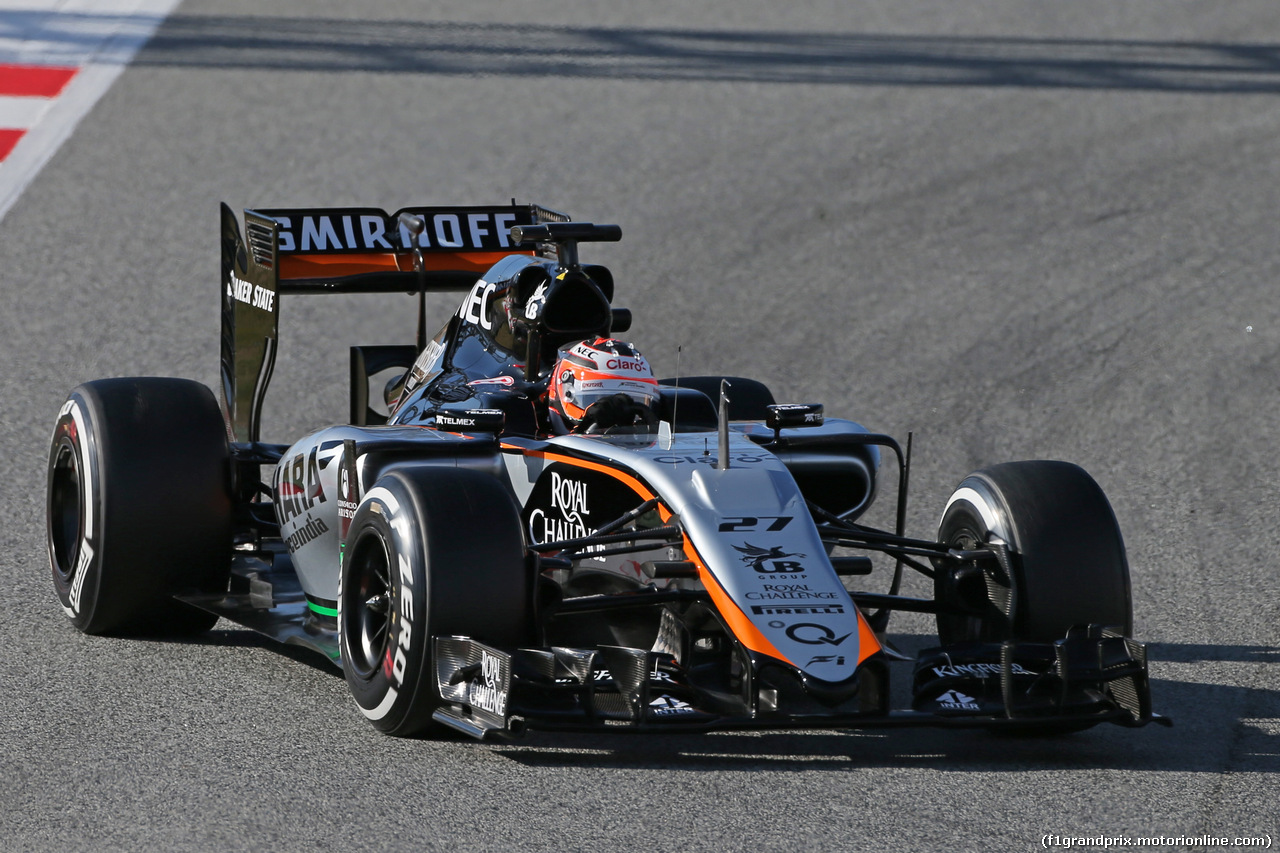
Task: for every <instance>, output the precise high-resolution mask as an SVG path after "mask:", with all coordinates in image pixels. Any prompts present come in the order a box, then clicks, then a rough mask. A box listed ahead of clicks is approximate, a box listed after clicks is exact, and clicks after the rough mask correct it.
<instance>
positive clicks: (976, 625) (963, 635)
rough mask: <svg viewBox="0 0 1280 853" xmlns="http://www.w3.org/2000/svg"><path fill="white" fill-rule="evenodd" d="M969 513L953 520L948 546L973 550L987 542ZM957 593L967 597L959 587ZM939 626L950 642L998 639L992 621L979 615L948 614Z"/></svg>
mask: <svg viewBox="0 0 1280 853" xmlns="http://www.w3.org/2000/svg"><path fill="white" fill-rule="evenodd" d="M967 515H968V514H967V513H965V514H964V516H962V517H961V518H959V519H957V520H956V522H953V523H955V526H954V527H951V529H950V530H949V531H947V533H946V536H945V539H944V542H945V544H946V546H947V547H948V548H954V549H956V550H959V551H973V550H977V549H979V548H981V547H983V546H984V545H985V544H986V538H985V537H984V536H983V535H982V534H981V533H980V532H979V530H980V529H981V528H980V526H979V525H978V524H976V523H975V522H976V519H973V518H969V517H967ZM970 594H971V595H972V594H973V593H972V592H971V593H970ZM956 595H957V597H959V598H962V599H963V598H964V597H965V594H964V593H963V592H962V591H961V590H959V589H957V590H956ZM944 626H945V628H944ZM939 628H940V629H943V630H945V632H946V634H947V636H946V638H945V639H946V640H947V641H949V642H964V641H974V640H994V639H998V636H997V634H998V632H996V631H995V629H994V628H993V626H992V625H991V624H990V622H989V621H988V620H987V619H984V618H983V617H982V616H977V615H961V614H947V615H946V616H945V617H940V618H939Z"/></svg>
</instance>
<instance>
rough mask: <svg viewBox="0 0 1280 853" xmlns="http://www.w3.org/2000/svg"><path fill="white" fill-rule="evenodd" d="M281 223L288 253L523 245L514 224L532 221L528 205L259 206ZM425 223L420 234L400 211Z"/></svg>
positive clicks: (281, 246)
mask: <svg viewBox="0 0 1280 853" xmlns="http://www.w3.org/2000/svg"><path fill="white" fill-rule="evenodd" d="M258 212H259V213H261V214H262V215H264V216H268V217H270V218H272V219H274V220H275V221H276V222H278V223H280V230H279V238H278V240H279V251H280V254H282V255H288V254H295V253H297V254H324V253H336V252H399V251H406V250H408V249H412V248H414V247H415V246H416V247H417V248H419V249H421V250H423V251H424V252H499V251H503V250H510V251H513V252H514V251H520V249H519V247H517V246H515V245H514V244H513V243H512V242H511V236H510V235H511V229H512V227H513V226H516V225H531V224H533V214H532V212H531V210H530V209H529V208H528V207H450V208H442V207H409V208H404V209H402V210H397V211H396V212H395V213H394V214H387V213H386V212H385V211H382V210H379V209H378V208H373V207H353V208H324V209H318V210H312V209H288V210H283V209H277V210H263V211H258ZM401 213H411V214H413V215H414V216H419V217H421V218H422V219H423V221H424V222H425V224H426V228H425V229H424V230H423V232H422V234H420V235H418V237H417V238H416V239H415V237H414V236H413V234H411V233H410V232H409V230H408V229H407V228H404V227H403V226H401V225H400V214H401Z"/></svg>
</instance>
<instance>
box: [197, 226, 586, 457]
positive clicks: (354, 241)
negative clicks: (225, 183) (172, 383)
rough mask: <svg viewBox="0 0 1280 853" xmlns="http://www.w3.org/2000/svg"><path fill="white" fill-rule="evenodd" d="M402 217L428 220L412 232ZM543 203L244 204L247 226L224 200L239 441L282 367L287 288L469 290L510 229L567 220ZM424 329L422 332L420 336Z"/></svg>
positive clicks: (227, 313)
mask: <svg viewBox="0 0 1280 853" xmlns="http://www.w3.org/2000/svg"><path fill="white" fill-rule="evenodd" d="M401 214H411V215H412V216H415V217H418V218H419V219H421V220H422V223H423V224H424V227H423V229H422V231H421V233H419V234H416V235H415V234H411V233H410V231H409V229H408V227H407V226H406V225H405V224H403V223H402V220H401ZM567 219H568V217H566V216H564V215H563V214H560V213H556V212H553V211H549V210H546V209H544V208H541V207H539V206H537V205H532V204H530V205H517V204H515V203H514V202H513V203H512V204H511V205H509V206H504V207H450V208H441V207H411V208H405V209H403V210H398V211H396V212H395V213H394V214H387V213H386V212H384V211H382V210H379V209H377V208H367V207H366V208H317V209H311V208H298V209H294V208H290V209H271V210H261V211H253V210H245V212H244V232H243V236H242V234H241V231H240V226H239V223H238V222H237V220H236V215H235V213H234V212H233V211H232V210H231V208H230V207H228V206H227V205H226V204H223V205H222V276H221V289H222V347H221V374H222V398H223V399H222V402H223V414H224V417H225V419H226V425H227V434H228V436H229V437H230V438H231V440H232V441H236V442H256V441H259V440H260V435H259V433H260V428H261V415H262V400H263V397H264V396H265V395H266V390H267V385H268V384H269V383H270V381H271V373H272V371H273V369H274V367H275V358H276V337H277V332H278V330H279V324H280V297H281V296H283V295H284V294H289V293H407V294H414V293H416V294H419V300H420V308H419V325H421V324H422V323H423V322H424V321H425V318H424V317H423V309H422V307H421V305H422V299H423V297H424V296H425V294H426V293H439V292H453V291H465V290H467V289H468V288H470V287H471V286H472V285H473V284H474V283H475V281H476V279H478V278H479V277H480V276H481V275H483V274H484V272H486V271H487V270H488V269H489V268H490V267H492V266H493V265H494V264H496V263H497V262H498V261H500V260H502V258H504V257H506V256H507V255H517V254H522V255H536V254H539V253H542V252H545V247H542V246H528V245H524V246H521V245H518V244H516V243H515V242H514V241H512V240H511V237H510V231H511V228H513V227H516V226H530V225H539V224H543V223H547V222H563V221H567ZM422 337H423V332H422V330H421V329H420V330H419V339H420V340H421V339H422Z"/></svg>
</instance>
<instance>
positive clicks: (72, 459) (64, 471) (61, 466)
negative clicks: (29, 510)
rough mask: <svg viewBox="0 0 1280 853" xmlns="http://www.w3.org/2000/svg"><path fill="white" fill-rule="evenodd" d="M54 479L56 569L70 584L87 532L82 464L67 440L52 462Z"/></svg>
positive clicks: (52, 534)
mask: <svg viewBox="0 0 1280 853" xmlns="http://www.w3.org/2000/svg"><path fill="white" fill-rule="evenodd" d="M52 479H53V482H52V483H51V484H50V487H49V540H50V545H51V546H52V549H51V550H52V552H53V571H54V573H55V574H56V575H57V576H58V580H59V581H60V582H61V583H63V584H68V585H69V584H70V583H71V579H72V575H74V574H75V570H76V558H77V556H78V554H79V550H80V540H81V538H82V537H83V535H84V528H83V518H82V507H81V503H82V499H81V495H80V468H79V463H78V461H77V457H76V452H75V448H74V447H72V446H71V443H70V442H67V441H64V442H63V443H62V444H61V445H60V446H59V447H58V451H57V455H56V456H55V458H54V463H53V478H52Z"/></svg>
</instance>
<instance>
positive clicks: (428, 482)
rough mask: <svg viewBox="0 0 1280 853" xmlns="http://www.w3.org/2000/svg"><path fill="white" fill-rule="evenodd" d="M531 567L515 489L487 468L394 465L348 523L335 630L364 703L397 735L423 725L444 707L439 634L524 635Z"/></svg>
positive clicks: (497, 641)
mask: <svg viewBox="0 0 1280 853" xmlns="http://www.w3.org/2000/svg"><path fill="white" fill-rule="evenodd" d="M532 580H533V579H532V576H531V573H530V564H529V563H528V562H527V561H526V559H525V544H524V535H523V532H522V528H521V524H520V515H519V510H518V509H517V507H516V503H515V500H514V499H513V498H512V497H511V495H510V494H509V493H508V492H507V489H506V487H505V486H503V484H502V483H501V482H500V481H499V480H498V479H497V478H495V477H494V476H493V475H491V474H487V473H483V472H479V471H471V470H467V469H462V468H443V467H419V468H403V469H400V470H396V471H392V472H391V473H389V474H387V475H385V476H383V477H382V478H381V479H379V480H378V482H377V483H376V484H374V486H373V488H371V489H370V490H369V491H368V492H367V493H366V494H365V496H364V498H363V500H361V502H360V505H359V507H358V508H357V509H356V511H355V515H354V517H353V518H352V520H351V527H350V529H349V530H348V532H347V539H346V544H345V546H344V557H343V561H342V573H341V587H340V589H339V590H338V638H339V643H340V648H341V653H342V668H343V672H344V673H345V675H346V679H347V686H348V687H349V688H350V689H351V694H352V696H353V697H355V700H356V704H357V705H358V706H359V707H360V710H361V712H363V713H364V715H365V716H366V717H368V718H369V720H370V721H371V722H372V723H373V725H374V726H375V727H377V728H378V729H380V730H381V731H384V732H386V733H388V734H391V735H396V736H410V735H416V734H421V733H423V732H426V731H427V730H428V729H429V728H431V725H432V714H433V713H434V712H435V710H436V709H437V708H438V707H440V703H441V699H440V695H439V690H438V688H437V686H436V681H435V671H434V666H433V662H432V654H431V642H432V638H433V637H438V636H451V635H452V636H466V637H471V638H472V639H475V640H477V641H479V642H482V643H486V644H488V645H492V646H496V647H498V648H503V649H514V648H516V647H517V646H521V645H527V644H528V642H529V640H530V639H531V630H532V621H531V620H532V592H531V584H532Z"/></svg>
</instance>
